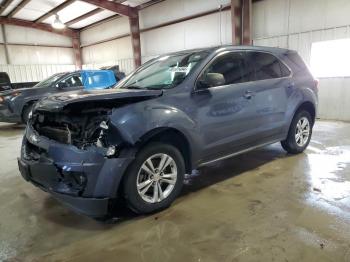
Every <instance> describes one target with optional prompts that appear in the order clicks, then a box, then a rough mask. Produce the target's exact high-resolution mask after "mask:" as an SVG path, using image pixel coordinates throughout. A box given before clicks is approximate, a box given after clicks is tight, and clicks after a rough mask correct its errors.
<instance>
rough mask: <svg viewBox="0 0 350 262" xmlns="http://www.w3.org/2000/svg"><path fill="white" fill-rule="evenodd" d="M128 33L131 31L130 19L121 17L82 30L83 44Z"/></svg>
mask: <svg viewBox="0 0 350 262" xmlns="http://www.w3.org/2000/svg"><path fill="white" fill-rule="evenodd" d="M128 33H130V26H129V19H128V18H126V17H121V18H117V19H113V20H111V21H108V22H106V23H103V24H101V25H98V26H94V27H91V28H89V29H86V30H84V31H82V32H81V34H80V37H81V44H82V45H83V46H84V45H88V44H91V43H94V42H97V41H102V40H106V39H110V38H113V37H116V36H120V35H124V34H128Z"/></svg>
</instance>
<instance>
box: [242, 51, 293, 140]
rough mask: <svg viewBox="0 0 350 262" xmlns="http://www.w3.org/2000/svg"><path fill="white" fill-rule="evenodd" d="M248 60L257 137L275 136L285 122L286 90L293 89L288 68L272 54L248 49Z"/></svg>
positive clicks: (264, 138) (278, 134) (280, 132)
mask: <svg viewBox="0 0 350 262" xmlns="http://www.w3.org/2000/svg"><path fill="white" fill-rule="evenodd" d="M246 58H247V63H248V65H249V67H250V68H252V69H253V76H252V81H254V84H253V85H252V86H251V89H250V91H251V92H252V95H253V96H254V103H255V107H256V117H255V118H256V125H257V126H256V128H257V133H258V136H257V138H256V139H257V140H259V141H260V142H265V141H266V142H268V141H271V140H274V139H278V138H279V137H280V136H281V134H282V132H283V127H284V124H285V114H286V111H287V100H288V92H289V91H288V90H290V89H291V88H293V85H294V83H293V81H292V78H291V77H290V76H291V71H290V69H289V68H288V67H287V66H286V65H285V64H284V63H283V62H281V61H280V60H279V59H278V58H277V57H276V56H275V55H273V54H271V53H267V52H259V51H247V53H246Z"/></svg>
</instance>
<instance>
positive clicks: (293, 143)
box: [281, 110, 313, 154]
mask: <svg viewBox="0 0 350 262" xmlns="http://www.w3.org/2000/svg"><path fill="white" fill-rule="evenodd" d="M305 119H306V120H307V124H308V127H309V129H308V130H309V132H308V136H307V138H306V136H305V135H306V133H307V132H306V127H305V128H303V129H302V131H303V132H302V133H303V135H302V136H301V138H300V134H301V133H300V132H301V131H300V129H299V127H298V123H302V124H303V125H304V123H306V122H303V121H304V120H305ZM312 127H313V120H312V118H311V115H310V113H309V112H308V111H305V110H301V111H298V112H297V113H296V114H295V116H294V118H293V120H292V123H291V125H290V127H289V131H288V136H287V139H286V140H283V141H281V145H282V147H283V149H284V150H285V151H287V152H288V153H290V154H299V153H302V152H303V151H304V150H305V149H306V148H307V146H308V145H309V143H310V140H311V136H312ZM304 132H305V134H304ZM298 134H299V136H297V135H298ZM304 136H305V137H304Z"/></svg>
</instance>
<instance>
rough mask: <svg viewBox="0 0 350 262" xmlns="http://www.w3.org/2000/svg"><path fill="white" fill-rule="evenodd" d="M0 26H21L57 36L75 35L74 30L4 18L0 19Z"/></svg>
mask: <svg viewBox="0 0 350 262" xmlns="http://www.w3.org/2000/svg"><path fill="white" fill-rule="evenodd" d="M0 24H6V25H17V26H23V27H29V28H34V29H39V30H43V31H47V32H51V33H56V34H59V35H64V36H69V37H72V36H73V34H74V33H75V31H74V30H72V29H69V28H66V29H63V30H56V29H54V28H52V27H51V25H48V24H42V23H34V22H30V21H26V20H21V19H15V18H6V17H0Z"/></svg>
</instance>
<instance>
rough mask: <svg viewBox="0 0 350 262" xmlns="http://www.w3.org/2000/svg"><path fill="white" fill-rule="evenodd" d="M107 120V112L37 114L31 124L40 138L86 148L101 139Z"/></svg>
mask: <svg viewBox="0 0 350 262" xmlns="http://www.w3.org/2000/svg"><path fill="white" fill-rule="evenodd" d="M107 118H108V116H107V114H106V112H105V111H94V112H84V113H83V112H79V113H77V112H76V113H73V112H35V113H34V114H33V117H32V119H31V122H30V124H31V125H32V126H33V128H34V129H35V130H36V131H37V133H38V135H39V136H44V137H47V138H49V139H52V140H54V141H57V142H60V143H63V144H71V145H75V146H76V147H78V148H85V147H86V146H88V145H92V144H95V143H96V142H97V140H98V139H99V138H100V137H101V130H102V129H101V127H100V124H101V122H102V121H106V120H107Z"/></svg>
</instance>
